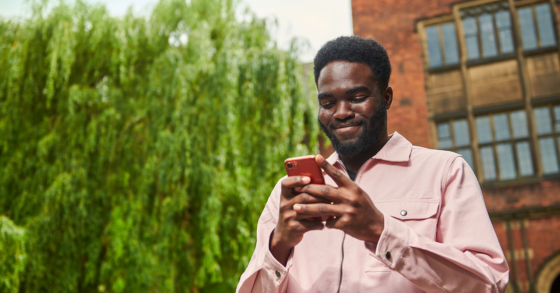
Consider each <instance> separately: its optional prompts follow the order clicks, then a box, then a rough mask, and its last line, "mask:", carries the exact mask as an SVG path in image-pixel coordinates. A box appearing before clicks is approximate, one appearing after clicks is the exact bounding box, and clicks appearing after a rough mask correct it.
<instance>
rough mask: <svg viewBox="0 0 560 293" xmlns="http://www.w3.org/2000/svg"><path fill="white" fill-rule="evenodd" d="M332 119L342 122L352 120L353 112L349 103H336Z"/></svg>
mask: <svg viewBox="0 0 560 293" xmlns="http://www.w3.org/2000/svg"><path fill="white" fill-rule="evenodd" d="M333 118H334V119H336V120H342V121H344V120H347V119H352V118H354V111H352V108H351V105H350V103H349V102H348V101H342V102H338V103H337V104H336V108H335V113H334V115H333Z"/></svg>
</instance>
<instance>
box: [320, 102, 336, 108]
mask: <svg viewBox="0 0 560 293" xmlns="http://www.w3.org/2000/svg"><path fill="white" fill-rule="evenodd" d="M320 105H321V108H323V109H330V108H332V106H334V102H331V101H324V102H321V103H320Z"/></svg>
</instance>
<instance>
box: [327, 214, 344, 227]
mask: <svg viewBox="0 0 560 293" xmlns="http://www.w3.org/2000/svg"><path fill="white" fill-rule="evenodd" d="M325 226H326V227H327V228H329V229H341V228H342V227H341V226H342V225H341V222H340V217H334V218H330V219H328V220H327V221H326V222H325Z"/></svg>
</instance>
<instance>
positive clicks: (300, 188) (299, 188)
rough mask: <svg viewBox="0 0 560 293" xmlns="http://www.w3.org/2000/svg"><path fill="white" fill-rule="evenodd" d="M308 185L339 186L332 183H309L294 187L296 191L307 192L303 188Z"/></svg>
mask: <svg viewBox="0 0 560 293" xmlns="http://www.w3.org/2000/svg"><path fill="white" fill-rule="evenodd" d="M308 185H318V186H325V185H326V186H329V187H332V188H338V187H336V186H333V185H330V184H307V185H304V186H298V187H294V191H295V192H305V190H303V189H304V188H305V187H306V186H308Z"/></svg>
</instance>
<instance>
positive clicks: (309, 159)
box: [284, 156, 332, 221]
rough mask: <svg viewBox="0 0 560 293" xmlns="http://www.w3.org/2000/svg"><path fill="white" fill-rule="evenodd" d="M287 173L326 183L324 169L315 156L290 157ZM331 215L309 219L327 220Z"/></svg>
mask: <svg viewBox="0 0 560 293" xmlns="http://www.w3.org/2000/svg"><path fill="white" fill-rule="evenodd" d="M284 167H286V173H288V176H307V177H309V178H311V184H325V178H324V177H323V171H322V170H321V168H320V167H319V166H318V165H317V163H316V162H315V156H303V157H296V158H289V159H286V161H284ZM331 218H332V216H331V217H329V216H324V217H313V218H309V219H307V220H309V221H326V220H328V219H331Z"/></svg>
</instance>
